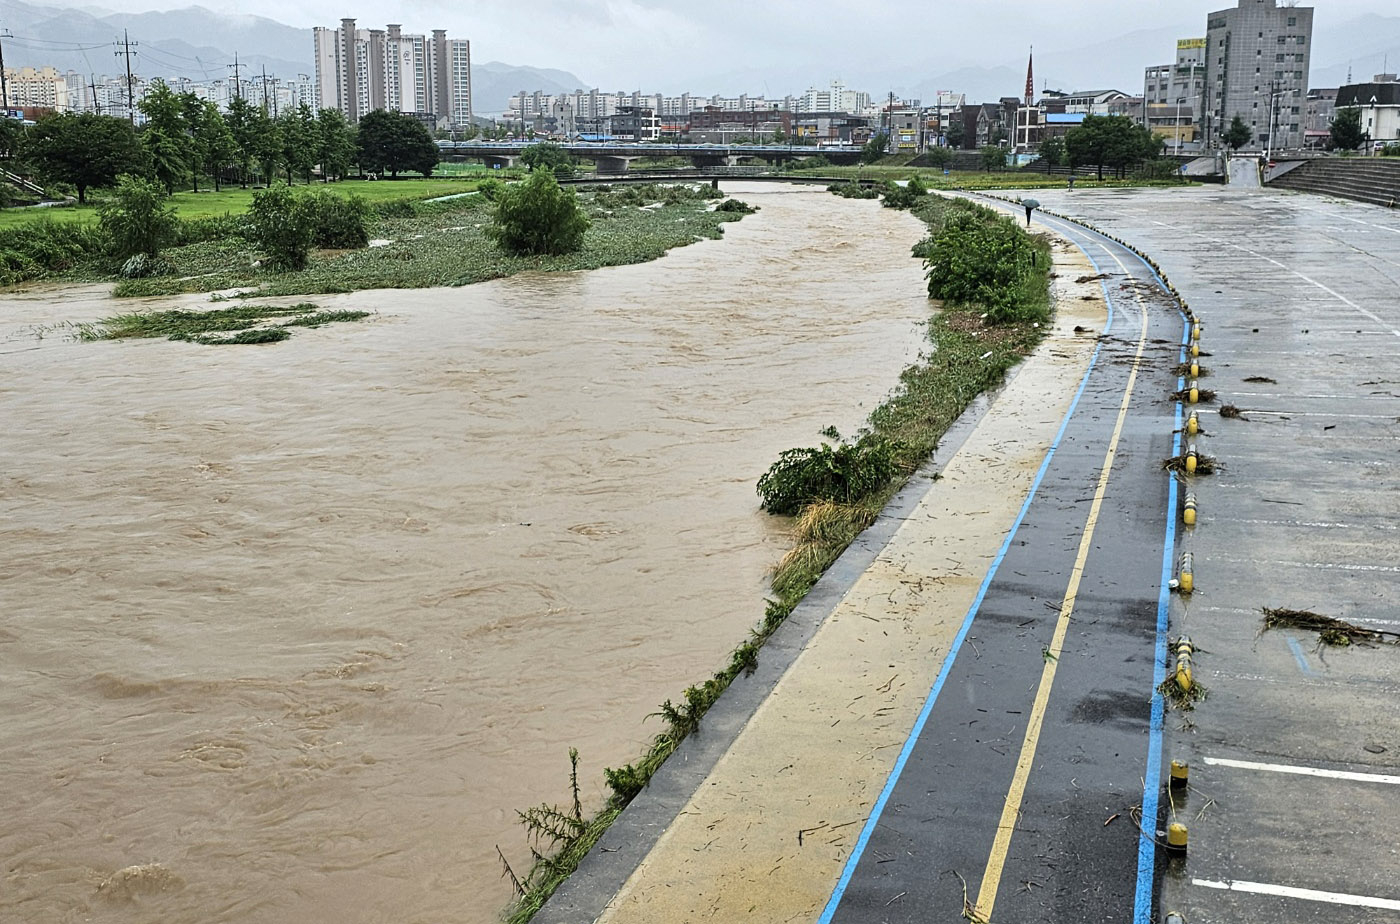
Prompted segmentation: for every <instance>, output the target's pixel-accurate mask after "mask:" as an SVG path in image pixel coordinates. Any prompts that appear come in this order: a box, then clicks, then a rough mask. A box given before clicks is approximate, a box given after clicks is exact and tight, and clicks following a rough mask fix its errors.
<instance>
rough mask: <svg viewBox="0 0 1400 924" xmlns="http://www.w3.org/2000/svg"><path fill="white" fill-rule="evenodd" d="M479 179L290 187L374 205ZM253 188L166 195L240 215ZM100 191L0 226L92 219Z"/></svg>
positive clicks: (195, 213)
mask: <svg viewBox="0 0 1400 924" xmlns="http://www.w3.org/2000/svg"><path fill="white" fill-rule="evenodd" d="M479 183H480V180H479V179H465V178H462V179H453V178H438V177H434V178H432V179H427V180H425V179H419V178H412V179H411V178H408V177H403V178H401V179H397V180H342V181H340V182H338V183H319V182H313V183H312V184H311V185H310V186H304V185H302V184H301V183H297V184H296V185H295V186H294V187H292V188H293V189H298V190H300V189H328V190H330V191H331V192H333V193H336V194H338V195H349V194H350V193H354V194H355V195H357V196H360V197H362V198H364V199H366V200H368V201H369V202H370V204H371V205H372V204H374V203H376V202H383V201H386V200H390V199H432V198H435V197H437V196H450V195H452V194H454V193H464V192H471V191H472V190H474V189H476V188H477V186H478V185H479ZM256 191H257V190H255V189H254V188H253V187H251V186H250V187H248V188H247V189H243V188H241V187H239V186H225V187H224V188H223V189H221V190H219V191H218V192H214V187H213V186H212V185H211V186H209V187H208V188H201V189H200V191H199V192H197V193H196V192H190V191H188V190H185V191H182V192H177V193H176V194H175V195H173V196H171V197H170V203H171V204H172V205H174V206H175V212H176V214H177V215H179V216H180V217H181V218H213V217H216V216H219V215H231V214H240V213H242V212H246V211H247V210H248V206H249V205H251V204H252V202H253V193H254V192H256ZM102 194H103V191H102V190H91V191H89V194H88V202H87V204H86V205H81V206H79V205H71V206H58V207H54V208H23V209H3V210H0V229H3V228H17V227H22V226H23V225H26V224H28V223H30V222H32V221H37V220H41V219H43V218H46V217H47V218H49V219H52V220H53V221H62V222H68V221H75V222H89V223H90V222H95V221H97V202H98V201H100V197H101V195H102Z"/></svg>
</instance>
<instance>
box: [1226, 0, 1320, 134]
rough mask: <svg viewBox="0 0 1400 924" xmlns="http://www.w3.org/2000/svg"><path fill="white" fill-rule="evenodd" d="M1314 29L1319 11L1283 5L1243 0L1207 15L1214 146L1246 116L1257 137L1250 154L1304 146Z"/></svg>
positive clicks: (1275, 2)
mask: <svg viewBox="0 0 1400 924" xmlns="http://www.w3.org/2000/svg"><path fill="white" fill-rule="evenodd" d="M1312 27H1313V9H1312V7H1307V6H1281V5H1279V3H1278V0H1239V5H1238V6H1237V7H1235V8H1234V9H1231V10H1220V11H1219V12H1215V13H1211V14H1210V15H1209V16H1208V17H1207V19H1206V48H1205V70H1206V80H1205V105H1204V107H1203V112H1202V115H1201V122H1200V126H1201V129H1202V134H1203V137H1205V138H1206V139H1207V141H1208V143H1217V142H1218V140H1219V138H1220V136H1221V134H1222V133H1223V132H1224V131H1225V130H1226V129H1228V128H1229V127H1230V123H1231V121H1232V120H1233V119H1234V118H1235V116H1239V117H1240V119H1241V120H1243V121H1244V124H1245V125H1247V126H1249V129H1250V132H1251V134H1252V136H1253V137H1252V138H1251V140H1250V142H1249V143H1248V144H1246V145H1245V148H1246V149H1247V150H1266V149H1267V150H1278V149H1281V148H1301V147H1302V146H1303V132H1304V128H1305V123H1306V121H1307V96H1308V62H1309V61H1310V59H1311V55H1312Z"/></svg>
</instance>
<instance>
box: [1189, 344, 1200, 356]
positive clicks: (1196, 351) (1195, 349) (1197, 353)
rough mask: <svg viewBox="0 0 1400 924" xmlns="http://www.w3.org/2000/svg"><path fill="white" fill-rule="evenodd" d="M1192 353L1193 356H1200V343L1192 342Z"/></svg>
mask: <svg viewBox="0 0 1400 924" xmlns="http://www.w3.org/2000/svg"><path fill="white" fill-rule="evenodd" d="M1191 355H1192V356H1200V355H1201V345H1200V344H1199V343H1193V344H1191Z"/></svg>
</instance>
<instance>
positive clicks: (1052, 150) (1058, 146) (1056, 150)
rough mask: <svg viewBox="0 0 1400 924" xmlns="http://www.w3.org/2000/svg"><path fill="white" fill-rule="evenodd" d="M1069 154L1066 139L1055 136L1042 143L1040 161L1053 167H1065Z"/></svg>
mask: <svg viewBox="0 0 1400 924" xmlns="http://www.w3.org/2000/svg"><path fill="white" fill-rule="evenodd" d="M1068 153H1069V152H1068V151H1066V150H1065V139H1064V138H1063V137H1061V136H1060V135H1053V136H1051V137H1049V138H1046V139H1045V140H1044V141H1042V142H1041V143H1040V159H1041V160H1043V161H1045V162H1046V163H1047V164H1049V165H1050V166H1052V167H1059V166H1063V165H1064V162H1065V158H1066V157H1067V156H1068Z"/></svg>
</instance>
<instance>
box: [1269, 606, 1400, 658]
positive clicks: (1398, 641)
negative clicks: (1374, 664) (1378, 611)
mask: <svg viewBox="0 0 1400 924" xmlns="http://www.w3.org/2000/svg"><path fill="white" fill-rule="evenodd" d="M1261 612H1262V613H1263V614H1264V628H1265V629H1304V630H1307V631H1309V632H1316V633H1318V636H1317V640H1318V643H1319V644H1322V645H1331V646H1333V647H1336V648H1345V647H1347V646H1348V645H1353V644H1377V645H1379V644H1392V645H1400V632H1387V631H1385V630H1383V629H1367V628H1364V627H1362V626H1358V625H1355V624H1354V623H1350V622H1347V621H1346V620H1344V619H1337V618H1336V617H1334V616H1323V615H1322V614H1321V613H1314V612H1311V611H1310V610H1289V609H1270V608H1268V607H1267V606H1266V607H1264V608H1263V609H1262V610H1261Z"/></svg>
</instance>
